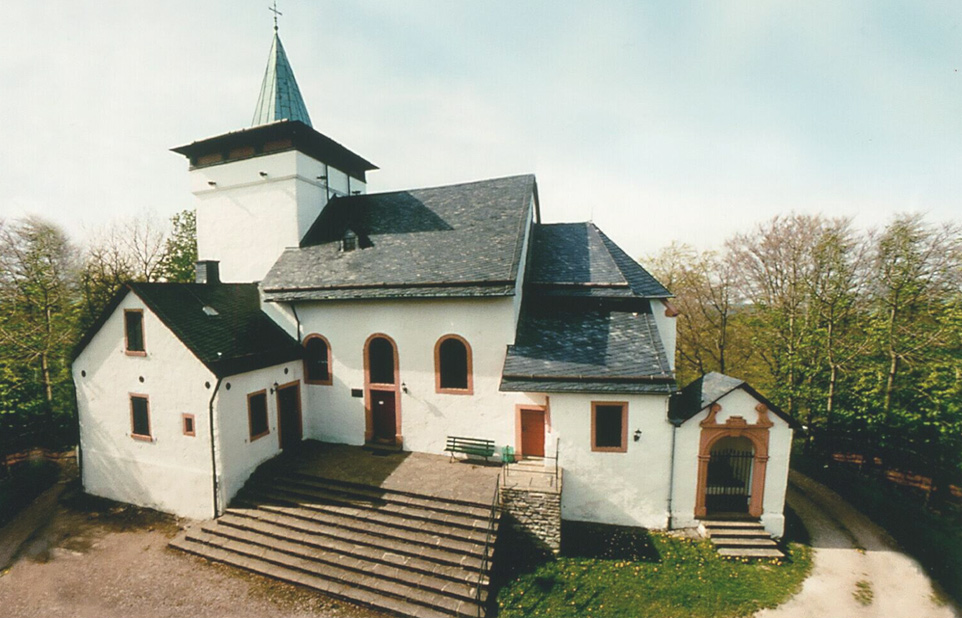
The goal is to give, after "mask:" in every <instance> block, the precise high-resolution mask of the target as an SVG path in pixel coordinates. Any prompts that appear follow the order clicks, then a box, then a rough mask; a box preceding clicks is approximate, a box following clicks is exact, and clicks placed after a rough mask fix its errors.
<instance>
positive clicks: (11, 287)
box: [0, 217, 77, 427]
mask: <svg viewBox="0 0 962 618" xmlns="http://www.w3.org/2000/svg"><path fill="white" fill-rule="evenodd" d="M76 256H77V252H76V249H75V248H74V246H73V245H72V244H71V243H70V241H69V240H68V239H67V236H66V235H65V234H64V233H63V231H62V230H61V229H60V228H58V227H56V226H55V225H53V224H52V223H49V222H47V221H44V220H43V219H40V218H38V217H28V218H26V219H22V220H19V221H15V222H12V223H6V224H0V347H2V351H3V361H4V362H3V367H2V369H3V376H2V378H0V380H2V382H3V383H4V386H5V388H6V390H7V391H9V390H10V389H11V388H12V389H13V390H14V391H19V392H21V393H23V392H24V391H25V389H24V388H23V384H19V385H18V382H20V381H22V380H23V379H24V378H25V377H26V378H28V381H29V378H30V376H29V373H27V374H26V375H25V373H24V372H32V373H34V375H35V376H36V377H34V378H33V381H34V383H36V384H39V386H40V392H41V397H42V409H43V415H44V417H45V418H46V421H47V424H48V426H50V427H52V426H53V421H54V418H53V416H54V413H55V412H56V411H57V410H61V411H65V410H72V408H73V401H72V397H71V396H70V393H71V392H72V391H71V388H70V373H69V350H70V346H71V344H72V343H73V341H75V338H76V334H77V331H76V315H77V303H76V299H77V259H76ZM8 396H9V394H8Z"/></svg>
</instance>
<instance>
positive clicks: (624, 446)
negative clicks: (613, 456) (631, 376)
mask: <svg viewBox="0 0 962 618" xmlns="http://www.w3.org/2000/svg"><path fill="white" fill-rule="evenodd" d="M598 406H607V407H620V408H621V445H620V446H598V435H597V427H598V425H597V418H598ZM591 451H592V452H593V453H627V452H628V402H627V401H592V402H591Z"/></svg>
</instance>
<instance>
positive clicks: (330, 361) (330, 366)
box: [302, 333, 334, 386]
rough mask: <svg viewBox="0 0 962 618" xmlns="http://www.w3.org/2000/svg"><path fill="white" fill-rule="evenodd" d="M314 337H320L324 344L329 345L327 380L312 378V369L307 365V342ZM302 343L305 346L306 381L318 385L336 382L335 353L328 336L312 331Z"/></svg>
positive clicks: (328, 384)
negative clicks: (333, 353)
mask: <svg viewBox="0 0 962 618" xmlns="http://www.w3.org/2000/svg"><path fill="white" fill-rule="evenodd" d="M314 339H319V340H321V341H323V342H324V345H325V346H326V347H327V379H326V380H312V379H310V371H309V370H308V367H307V363H308V358H307V344H308V343H310V342H311V341H312V340H314ZM302 345H303V346H304V383H305V384H313V385H318V386H330V385H332V384H334V363H333V355H332V353H331V342H330V341H329V340H328V339H327V337H325V336H324V335H321V334H318V333H311V334H310V335H308V336H307V337H305V338H304V342H303V344H302Z"/></svg>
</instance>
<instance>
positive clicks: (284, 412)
mask: <svg viewBox="0 0 962 618" xmlns="http://www.w3.org/2000/svg"><path fill="white" fill-rule="evenodd" d="M277 423H278V434H279V441H280V447H281V449H286V448H290V447H292V446H297V444H298V443H299V442H300V441H301V437H302V429H301V390H300V383H299V382H294V383H293V384H288V385H285V386H280V387H278V389H277Z"/></svg>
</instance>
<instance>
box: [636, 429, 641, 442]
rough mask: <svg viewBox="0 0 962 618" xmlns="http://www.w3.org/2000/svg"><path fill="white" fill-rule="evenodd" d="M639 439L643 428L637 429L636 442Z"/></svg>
mask: <svg viewBox="0 0 962 618" xmlns="http://www.w3.org/2000/svg"><path fill="white" fill-rule="evenodd" d="M638 440H641V430H640V429H636V430H635V442H637V441H638Z"/></svg>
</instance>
